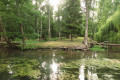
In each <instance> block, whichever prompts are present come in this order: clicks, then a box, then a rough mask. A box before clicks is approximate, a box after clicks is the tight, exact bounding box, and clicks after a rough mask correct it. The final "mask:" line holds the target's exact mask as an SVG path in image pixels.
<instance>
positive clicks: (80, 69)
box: [79, 65, 85, 80]
mask: <svg viewBox="0 0 120 80" xmlns="http://www.w3.org/2000/svg"><path fill="white" fill-rule="evenodd" d="M84 69H85V66H84V65H82V66H80V68H79V80H85V74H84V71H85V70H84Z"/></svg>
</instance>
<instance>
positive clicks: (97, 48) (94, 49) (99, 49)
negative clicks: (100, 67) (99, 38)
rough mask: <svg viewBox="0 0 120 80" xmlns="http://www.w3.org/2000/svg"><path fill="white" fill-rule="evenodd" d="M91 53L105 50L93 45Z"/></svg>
mask: <svg viewBox="0 0 120 80" xmlns="http://www.w3.org/2000/svg"><path fill="white" fill-rule="evenodd" d="M90 50H92V51H105V49H103V48H102V46H100V45H95V46H93V47H92V48H90Z"/></svg>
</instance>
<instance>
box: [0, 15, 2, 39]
mask: <svg viewBox="0 0 120 80" xmlns="http://www.w3.org/2000/svg"><path fill="white" fill-rule="evenodd" d="M0 40H1V41H2V21H1V15H0Z"/></svg>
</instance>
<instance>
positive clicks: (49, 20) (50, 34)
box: [48, 9, 51, 40]
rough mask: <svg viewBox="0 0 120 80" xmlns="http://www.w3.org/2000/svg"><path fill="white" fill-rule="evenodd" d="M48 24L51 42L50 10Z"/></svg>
mask: <svg viewBox="0 0 120 80" xmlns="http://www.w3.org/2000/svg"><path fill="white" fill-rule="evenodd" d="M48 24H49V29H48V35H49V40H50V39H51V30H50V9H49V11H48Z"/></svg>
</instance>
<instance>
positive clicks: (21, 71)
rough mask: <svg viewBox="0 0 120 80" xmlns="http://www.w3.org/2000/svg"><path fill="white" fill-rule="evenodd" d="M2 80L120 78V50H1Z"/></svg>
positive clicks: (97, 79) (94, 79)
mask: <svg viewBox="0 0 120 80" xmlns="http://www.w3.org/2000/svg"><path fill="white" fill-rule="evenodd" d="M0 80H120V53H119V52H92V51H88V52H83V51H77V52H75V51H59V50H29V51H24V52H23V51H15V50H14V51H13V50H7V51H0Z"/></svg>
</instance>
